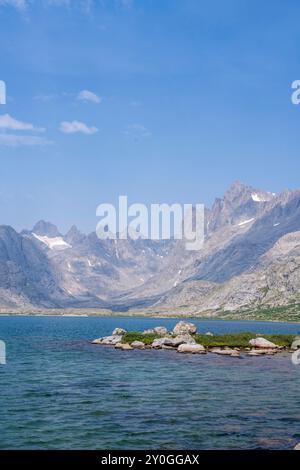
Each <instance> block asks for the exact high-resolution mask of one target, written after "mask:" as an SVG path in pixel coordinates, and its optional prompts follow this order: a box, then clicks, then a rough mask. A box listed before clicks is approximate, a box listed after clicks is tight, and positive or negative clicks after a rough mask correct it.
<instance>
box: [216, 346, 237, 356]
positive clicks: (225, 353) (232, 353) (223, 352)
mask: <svg viewBox="0 0 300 470" xmlns="http://www.w3.org/2000/svg"><path fill="white" fill-rule="evenodd" d="M211 352H213V353H215V354H219V355H220V356H231V357H240V353H239V352H238V351H236V350H235V349H230V348H226V349H221V348H212V349H211Z"/></svg>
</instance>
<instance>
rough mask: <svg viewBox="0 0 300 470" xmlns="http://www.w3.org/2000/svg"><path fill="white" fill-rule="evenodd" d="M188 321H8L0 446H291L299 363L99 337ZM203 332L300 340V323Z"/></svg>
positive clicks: (201, 324)
mask: <svg viewBox="0 0 300 470" xmlns="http://www.w3.org/2000/svg"><path fill="white" fill-rule="evenodd" d="M177 321H178V319H151V318H147V319H145V318H134V317H128V318H127V317H126V318H125V317H122V318H116V317H102V318H100V317H83V318H78V317H17V316H11V317H0V339H1V340H4V341H5V342H6V347H7V365H0V449H291V448H293V446H294V445H295V444H296V443H298V442H300V366H297V365H293V364H292V362H291V360H290V355H288V354H286V355H278V356H274V357H248V358H246V357H245V358H242V359H237V358H231V357H225V356H217V355H214V354H207V355H181V354H178V353H176V352H174V351H169V350H161V351H153V350H145V351H138V350H134V351H120V350H115V349H114V348H110V347H105V346H97V345H91V344H90V340H92V339H94V338H98V337H100V336H104V335H107V334H110V333H111V331H112V330H113V329H114V328H115V327H116V326H120V327H124V328H125V329H128V330H136V331H139V330H143V329H146V328H150V327H153V326H157V325H163V326H167V327H168V328H170V329H171V328H172V327H173V326H174V325H175V323H176V322H177ZM192 321H193V322H194V323H196V324H197V326H198V330H199V331H201V332H207V331H211V332H213V333H225V332H236V331H253V332H256V333H295V335H296V334H300V325H296V324H295V325H293V324H284V323H266V322H242V321H236V322H233V321H214V320H211V321H209V320H204V321H201V320H192Z"/></svg>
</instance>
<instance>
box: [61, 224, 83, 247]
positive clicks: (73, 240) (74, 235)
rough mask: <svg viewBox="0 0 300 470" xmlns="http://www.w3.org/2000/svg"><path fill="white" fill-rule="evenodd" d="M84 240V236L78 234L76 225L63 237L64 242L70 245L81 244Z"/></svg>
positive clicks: (80, 233)
mask: <svg viewBox="0 0 300 470" xmlns="http://www.w3.org/2000/svg"><path fill="white" fill-rule="evenodd" d="M85 238H86V236H85V235H84V234H83V233H82V232H80V230H79V229H78V228H77V226H76V225H72V227H71V228H70V230H69V231H68V232H67V234H66V236H65V240H66V241H67V242H68V243H70V244H71V245H76V244H77V243H80V242H82V241H83V240H84V239H85Z"/></svg>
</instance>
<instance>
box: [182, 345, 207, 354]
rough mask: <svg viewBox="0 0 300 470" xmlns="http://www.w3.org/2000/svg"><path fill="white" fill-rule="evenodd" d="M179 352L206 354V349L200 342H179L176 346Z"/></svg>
mask: <svg viewBox="0 0 300 470" xmlns="http://www.w3.org/2000/svg"><path fill="white" fill-rule="evenodd" d="M177 351H178V352H179V353H192V354H206V350H205V348H204V346H202V344H181V345H180V346H178V349H177Z"/></svg>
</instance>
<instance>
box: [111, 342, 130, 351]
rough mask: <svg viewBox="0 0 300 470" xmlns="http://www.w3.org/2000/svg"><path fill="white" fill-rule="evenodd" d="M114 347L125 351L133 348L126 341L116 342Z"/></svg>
mask: <svg viewBox="0 0 300 470" xmlns="http://www.w3.org/2000/svg"><path fill="white" fill-rule="evenodd" d="M115 348H116V349H122V350H123V351H127V350H128V351H129V350H131V349H133V348H132V347H131V346H130V344H128V343H117V344H116V345H115Z"/></svg>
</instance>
